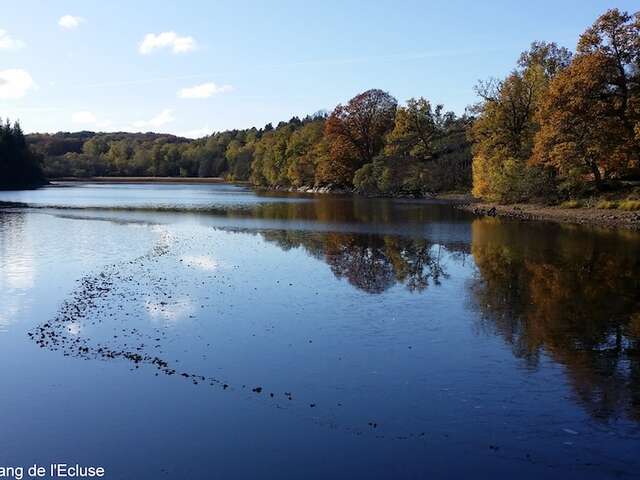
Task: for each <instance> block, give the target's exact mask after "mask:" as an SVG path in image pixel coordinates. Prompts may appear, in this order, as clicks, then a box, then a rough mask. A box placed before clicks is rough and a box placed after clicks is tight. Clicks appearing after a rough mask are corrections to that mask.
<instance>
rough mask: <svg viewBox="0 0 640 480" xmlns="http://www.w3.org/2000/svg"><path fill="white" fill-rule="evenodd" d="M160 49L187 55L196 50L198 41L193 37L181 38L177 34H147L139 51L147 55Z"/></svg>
mask: <svg viewBox="0 0 640 480" xmlns="http://www.w3.org/2000/svg"><path fill="white" fill-rule="evenodd" d="M160 48H170V49H171V51H172V52H173V53H186V52H190V51H192V50H195V48H196V40H195V38H193V37H181V36H179V35H178V34H177V33H176V32H162V33H159V34H157V35H156V34H155V33H147V34H146V35H145V36H144V39H143V40H142V42H140V46H139V47H138V51H139V52H140V53H141V54H143V55H147V54H149V53H151V52H153V51H154V50H157V49H160Z"/></svg>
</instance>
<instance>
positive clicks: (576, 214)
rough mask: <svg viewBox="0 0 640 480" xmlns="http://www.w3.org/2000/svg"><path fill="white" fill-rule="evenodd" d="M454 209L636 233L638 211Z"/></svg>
mask: <svg viewBox="0 0 640 480" xmlns="http://www.w3.org/2000/svg"><path fill="white" fill-rule="evenodd" d="M456 208H459V209H461V210H464V211H467V212H471V213H474V214H476V215H478V216H491V217H502V218H512V219H516V220H523V221H532V220H533V221H548V222H555V223H564V224H572V225H585V226H596V227H606V228H610V229H618V228H624V229H629V230H636V231H640V211H635V212H634V211H624V210H605V209H598V208H562V207H559V206H548V205H540V204H526V203H521V204H513V205H498V204H494V203H484V202H480V201H477V202H471V203H465V204H463V205H458V206H457V207H456Z"/></svg>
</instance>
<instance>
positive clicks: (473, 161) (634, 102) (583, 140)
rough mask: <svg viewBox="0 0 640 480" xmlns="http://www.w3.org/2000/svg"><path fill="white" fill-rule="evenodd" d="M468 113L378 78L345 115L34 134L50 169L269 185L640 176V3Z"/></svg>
mask: <svg viewBox="0 0 640 480" xmlns="http://www.w3.org/2000/svg"><path fill="white" fill-rule="evenodd" d="M476 92H477V93H478V95H479V98H480V101H479V102H478V103H477V104H476V105H474V106H472V107H470V108H468V109H467V112H465V114H464V115H461V116H457V115H455V114H454V113H452V112H448V111H446V110H445V108H444V106H443V105H435V104H433V103H431V102H430V101H429V100H427V99H425V98H422V97H421V98H417V99H414V98H412V99H409V100H408V101H407V102H406V103H404V104H402V105H399V104H398V101H397V100H396V99H395V98H394V97H393V96H391V95H390V94H389V93H387V92H384V91H382V90H378V89H372V90H368V91H366V92H363V93H361V94H359V95H356V96H355V97H354V98H352V99H351V100H349V101H348V102H347V103H346V104H344V105H338V106H337V107H336V108H335V109H334V110H333V111H332V112H331V113H317V114H314V115H310V116H307V117H306V118H303V119H300V118H298V117H293V118H291V119H290V120H289V121H286V122H280V123H279V124H278V125H277V126H276V127H273V126H272V125H271V124H268V125H266V126H265V127H263V128H260V129H257V128H250V129H244V130H227V131H223V132H215V133H213V134H211V135H209V136H207V137H204V138H200V139H197V140H189V139H185V138H180V137H176V136H173V135H165V134H154V133H144V134H132V133H93V132H77V133H57V134H54V135H47V134H34V135H30V136H29V137H28V139H27V140H28V143H29V144H30V145H31V147H32V149H33V151H34V152H35V153H36V154H40V155H42V156H43V158H44V172H45V174H46V175H47V176H48V177H51V178H55V177H66V176H74V177H89V176H182V177H196V176H197V177H211V176H223V177H225V178H226V179H228V180H235V181H250V182H251V183H252V184H254V185H257V186H263V187H268V188H276V189H278V188H289V189H301V190H305V189H312V188H316V189H317V188H326V189H327V190H339V189H342V190H353V191H356V192H360V193H366V194H375V195H391V196H394V195H416V196H422V195H425V194H428V193H432V192H441V191H451V190H464V191H468V190H469V189H471V190H472V192H473V194H474V195H475V196H476V197H479V198H482V199H486V200H490V201H499V202H505V203H508V202H518V201H533V200H539V199H543V200H545V201H549V200H562V199H566V198H571V197H576V196H581V195H585V194H589V193H590V192H593V191H603V190H606V189H608V188H612V187H615V185H616V183H617V182H618V183H619V182H621V181H624V180H626V179H634V178H638V177H640V12H639V13H635V14H633V15H632V14H629V13H626V12H621V11H620V10H618V9H612V10H609V11H607V12H606V13H605V14H603V15H602V16H600V17H599V18H598V19H597V20H596V21H595V23H594V24H593V25H592V26H591V27H589V28H588V29H587V30H586V31H585V32H584V33H583V34H582V35H581V36H580V39H579V42H578V45H577V49H576V52H575V53H573V52H571V51H569V50H568V49H566V48H564V47H560V46H558V45H557V44H555V43H547V42H534V43H533V44H532V45H531V47H530V49H529V50H527V51H526V52H524V53H522V55H521V56H520V58H519V60H518V62H517V65H516V67H515V68H514V69H513V71H511V72H510V73H509V74H508V75H507V76H506V77H505V78H502V79H490V80H487V81H482V82H480V83H479V84H478V85H477V86H476Z"/></svg>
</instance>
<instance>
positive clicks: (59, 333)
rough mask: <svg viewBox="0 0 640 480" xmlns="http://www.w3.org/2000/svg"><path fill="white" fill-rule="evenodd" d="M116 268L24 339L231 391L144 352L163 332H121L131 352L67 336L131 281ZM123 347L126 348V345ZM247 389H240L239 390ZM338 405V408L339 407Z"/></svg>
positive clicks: (89, 279)
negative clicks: (131, 342)
mask: <svg viewBox="0 0 640 480" xmlns="http://www.w3.org/2000/svg"><path fill="white" fill-rule="evenodd" d="M168 253H169V247H168V245H166V244H162V243H161V244H158V245H156V246H155V247H154V248H153V249H152V250H151V251H150V252H149V253H147V254H145V255H142V256H139V257H137V258H135V259H133V260H130V261H127V262H123V265H124V264H125V263H126V264H135V263H140V262H144V261H145V260H146V261H149V260H155V259H158V258H159V257H162V256H164V255H167V254H168ZM119 270H120V268H119V265H118V264H112V265H109V266H107V267H106V268H105V269H104V270H103V271H102V272H101V273H99V274H96V275H87V276H85V277H83V278H82V279H81V280H80V282H79V283H80V285H79V286H78V287H77V288H76V289H75V290H74V292H73V293H72V295H71V298H70V299H68V300H65V301H64V302H63V303H62V305H61V307H60V309H59V310H58V313H57V315H56V317H55V318H54V319H53V320H50V321H48V322H46V323H43V324H41V325H39V326H36V327H35V328H34V329H33V330H31V331H29V332H27V335H28V336H29V337H30V338H31V339H32V340H33V341H34V342H35V343H36V344H37V345H38V346H39V347H40V348H44V349H48V350H51V351H59V352H62V354H63V355H64V356H68V357H76V358H83V359H85V360H96V359H102V360H114V359H122V360H127V361H129V362H132V363H133V364H134V367H135V368H139V367H140V365H150V366H153V367H155V368H156V369H157V370H158V372H156V376H157V375H159V374H160V373H162V374H165V375H169V376H173V375H176V376H179V377H183V378H185V379H187V380H190V381H191V382H192V383H193V384H195V385H198V384H200V383H202V384H208V385H210V386H217V387H220V388H221V389H222V390H231V389H232V387H231V385H230V384H229V383H226V382H224V381H222V380H220V379H218V378H214V377H208V376H204V375H199V374H197V373H193V372H178V371H177V370H176V369H175V368H173V367H172V366H171V364H170V363H169V362H168V361H166V360H164V359H162V358H161V357H159V356H157V355H151V354H149V353H146V352H145V345H153V344H154V343H155V344H157V342H159V341H160V338H159V337H158V336H157V335H160V336H164V335H165V333H164V332H158V333H157V335H156V336H151V335H146V334H143V333H142V332H140V331H139V330H138V329H135V328H132V329H130V330H123V331H124V333H125V336H135V337H137V339H138V341H139V342H140V343H139V345H138V346H137V347H131V348H130V349H120V348H117V349H116V348H114V347H112V346H109V345H106V344H100V343H98V344H96V345H92V344H91V343H90V341H89V339H88V338H85V337H81V336H80V335H72V334H70V329H69V325H70V324H74V323H80V322H81V321H86V320H87V319H88V315H89V313H90V312H92V311H93V310H95V309H99V308H100V307H99V306H98V304H97V302H98V301H99V300H101V299H106V298H108V297H109V296H110V295H111V294H112V293H113V291H114V289H115V285H116V282H117V281H118V280H123V279H126V280H130V281H131V280H133V278H132V277H131V276H126V277H125V278H123V277H121V276H120V275H119ZM95 321H96V322H98V323H102V322H103V319H102V318H98V319H96V320H95ZM114 338H118V335H114ZM125 346H126V344H125ZM246 387H247V386H246V385H242V389H245V388H246ZM252 392H253V393H256V394H261V393H262V392H263V387H261V386H256V387H254V388H252ZM275 395H276V394H274V393H273V392H270V393H269V394H268V396H269V398H275ZM282 396H283V397H284V398H285V399H287V400H288V401H293V394H292V393H291V392H289V391H287V392H284V393H283V394H282ZM341 405H342V404H341V403H338V406H341ZM316 407H317V404H316V403H309V404H308V408H316ZM368 427H369V429H377V428H378V423H377V422H375V421H370V422H368ZM344 429H345V430H346V431H348V432H350V433H352V434H355V435H362V434H363V431H362V430H360V429H358V428H349V427H347V426H345V427H344ZM375 436H376V437H377V438H391V439H397V440H407V439H410V438H421V437H424V436H425V433H424V432H420V433H418V434H408V435H386V436H385V435H384V434H376V435H375Z"/></svg>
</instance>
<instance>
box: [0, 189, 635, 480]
mask: <svg viewBox="0 0 640 480" xmlns="http://www.w3.org/2000/svg"><path fill="white" fill-rule="evenodd" d="M0 202H4V203H3V204H2V205H1V206H0V378H2V382H3V384H2V388H1V389H0V415H1V417H0V418H2V425H3V428H2V433H3V434H2V435H0V464H2V465H32V464H34V463H39V464H48V463H52V462H66V463H76V462H77V463H81V464H89V465H102V466H104V467H105V468H106V470H107V474H108V475H107V478H110V479H147V478H148V479H159V478H180V479H182V478H192V479H196V478H197V479H199V478H207V479H208V478H225V479H226V478H242V479H249V478H251V479H254V478H258V477H260V478H271V477H273V478H275V477H278V478H349V479H353V478H360V477H367V478H478V477H480V478H487V477H491V476H494V477H496V478H498V477H502V478H504V477H507V478H508V477H514V478H515V477H516V476H517V478H540V477H541V476H543V477H544V478H635V477H637V476H638V475H639V474H640V293H639V292H640V274H639V273H638V272H640V270H639V269H640V236H639V235H638V234H636V233H632V232H625V231H620V232H611V231H603V230H595V229H587V228H579V227H573V226H561V225H554V224H546V223H520V222H515V221H504V220H498V219H489V218H475V217H473V216H471V215H469V214H466V213H463V212H460V211H457V210H455V209H453V208H452V207H451V206H449V205H445V204H438V203H429V202H424V201H391V200H373V199H364V198H352V197H330V196H317V197H314V196H292V195H266V194H256V193H254V192H253V191H251V190H248V189H244V188H241V187H237V186H231V185H182V184H181V185H98V184H80V185H77V184H76V185H63V186H55V187H49V188H44V189H41V190H37V191H26V192H0Z"/></svg>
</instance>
